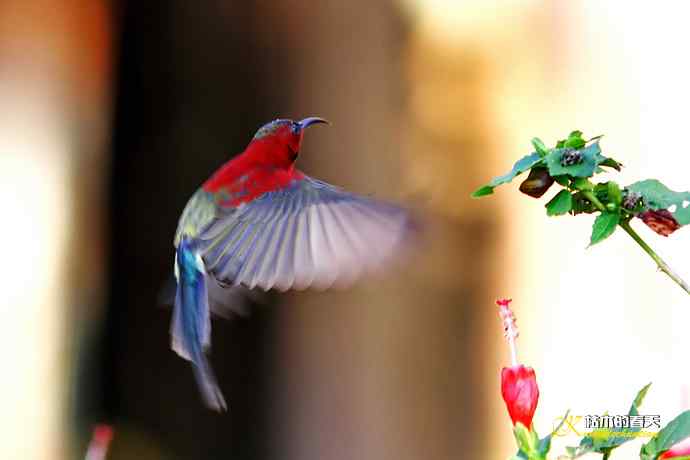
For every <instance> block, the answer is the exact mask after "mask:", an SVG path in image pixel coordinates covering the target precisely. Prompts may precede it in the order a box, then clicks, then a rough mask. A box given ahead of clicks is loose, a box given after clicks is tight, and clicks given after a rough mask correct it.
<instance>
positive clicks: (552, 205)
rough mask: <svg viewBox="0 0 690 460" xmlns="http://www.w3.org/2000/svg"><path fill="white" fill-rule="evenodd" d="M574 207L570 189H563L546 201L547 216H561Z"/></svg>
mask: <svg viewBox="0 0 690 460" xmlns="http://www.w3.org/2000/svg"><path fill="white" fill-rule="evenodd" d="M572 209H573V196H572V195H571V194H570V192H569V191H568V190H561V191H560V192H558V194H556V196H554V197H553V198H552V199H551V201H549V202H548V203H546V215H547V216H561V215H563V214H567V213H568V212H570V211H571V210H572Z"/></svg>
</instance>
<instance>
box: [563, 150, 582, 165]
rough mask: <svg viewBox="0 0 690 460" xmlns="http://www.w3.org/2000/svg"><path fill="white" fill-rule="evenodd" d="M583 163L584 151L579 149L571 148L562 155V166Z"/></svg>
mask: <svg viewBox="0 0 690 460" xmlns="http://www.w3.org/2000/svg"><path fill="white" fill-rule="evenodd" d="M580 163H582V152H580V151H579V150H574V149H569V150H566V151H565V152H563V155H561V166H564V167H565V166H572V165H576V164H580Z"/></svg>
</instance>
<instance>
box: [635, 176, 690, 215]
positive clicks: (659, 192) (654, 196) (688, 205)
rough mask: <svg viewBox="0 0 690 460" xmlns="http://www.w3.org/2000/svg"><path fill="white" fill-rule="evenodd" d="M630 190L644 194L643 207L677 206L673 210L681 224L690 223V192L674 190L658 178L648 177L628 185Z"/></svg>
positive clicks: (663, 207)
mask: <svg viewBox="0 0 690 460" xmlns="http://www.w3.org/2000/svg"><path fill="white" fill-rule="evenodd" d="M626 189H627V190H628V191H629V192H634V193H638V194H640V195H641V196H642V200H643V208H644V209H645V210H646V209H652V210H659V209H668V208H670V207H671V206H675V207H676V208H675V210H673V211H672V212H671V214H673V217H674V218H675V219H676V221H677V222H678V223H679V224H680V225H687V224H689V223H690V192H674V191H673V190H671V189H669V188H668V187H666V186H665V185H664V184H662V183H661V182H659V181H658V180H656V179H647V180H643V181H639V182H635V183H634V184H631V185H628V186H627V187H626Z"/></svg>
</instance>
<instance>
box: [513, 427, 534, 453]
mask: <svg viewBox="0 0 690 460" xmlns="http://www.w3.org/2000/svg"><path fill="white" fill-rule="evenodd" d="M513 434H514V435H515V440H516V441H517V445H518V448H519V449H520V450H521V451H522V452H524V453H526V454H527V456H528V457H532V456H533V455H534V454H535V453H537V452H538V450H537V447H538V446H539V436H537V433H536V432H535V431H534V430H530V429H529V428H527V427H526V426H525V425H523V424H522V423H520V422H518V423H516V424H515V427H514V428H513Z"/></svg>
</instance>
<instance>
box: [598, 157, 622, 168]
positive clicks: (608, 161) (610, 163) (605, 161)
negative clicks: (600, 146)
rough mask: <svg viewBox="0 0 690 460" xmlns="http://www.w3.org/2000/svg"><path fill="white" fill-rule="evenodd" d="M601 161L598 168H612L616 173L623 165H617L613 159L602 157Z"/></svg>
mask: <svg viewBox="0 0 690 460" xmlns="http://www.w3.org/2000/svg"><path fill="white" fill-rule="evenodd" d="M601 158H603V160H601V161H600V162H599V166H606V167H607V168H613V169H615V170H616V171H620V170H621V168H622V167H623V163H619V162H617V161H616V160H614V159H613V158H609V157H605V156H602V157H601Z"/></svg>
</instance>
